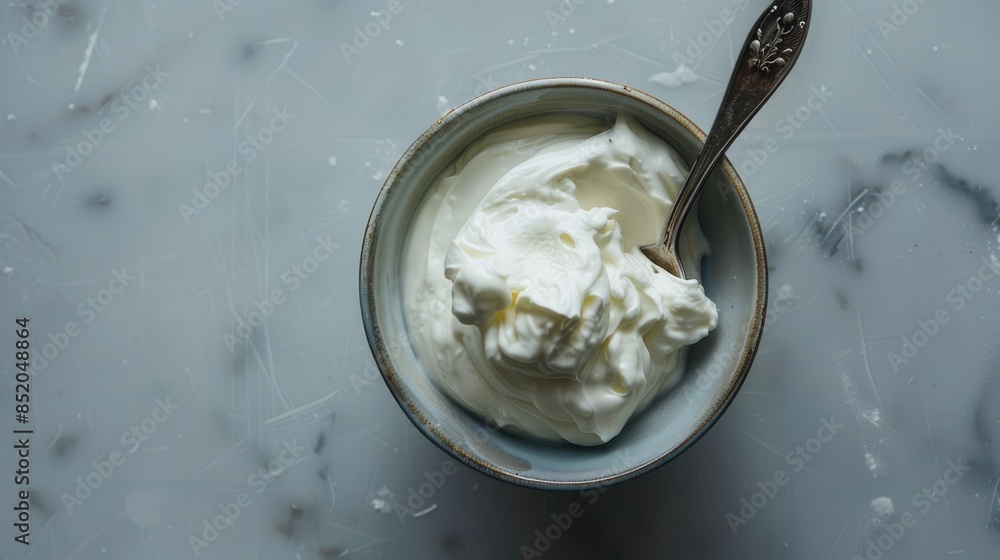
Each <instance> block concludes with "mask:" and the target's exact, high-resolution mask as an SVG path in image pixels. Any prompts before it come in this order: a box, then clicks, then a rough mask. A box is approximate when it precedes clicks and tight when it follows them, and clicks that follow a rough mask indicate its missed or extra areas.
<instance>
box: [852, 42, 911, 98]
mask: <svg viewBox="0 0 1000 560" xmlns="http://www.w3.org/2000/svg"><path fill="white" fill-rule="evenodd" d="M854 46H855V47H856V48H857V49H858V50H859V51H860V50H861V45H857V44H855V45H854ZM861 55H862V58H864V59H865V61H866V62H868V65H869V66H871V67H872V70H873V71H874V72H875V76H877V77H878V79H879V81H880V82H882V85H884V86H885V89H887V90H888V91H889V94H890V95H892V98H893V99H895V100H896V103H899V105H900V106H901V107H902V106H905V103H903V101H902V100H901V99H900V98H899V96H897V95H896V92H895V91H893V90H892V88H891V87H890V86H889V82H887V81H886V80H885V77H884V76H883V75H882V72H880V71H879V69H878V67H877V66H875V63H874V62H872V59H871V58H869V57H868V55H867V54H866V53H865V52H863V51H862V52H861ZM890 60H891V59H890Z"/></svg>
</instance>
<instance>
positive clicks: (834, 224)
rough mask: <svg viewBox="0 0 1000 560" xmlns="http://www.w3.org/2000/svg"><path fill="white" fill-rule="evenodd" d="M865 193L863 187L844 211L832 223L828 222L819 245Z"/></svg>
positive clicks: (866, 191) (866, 192) (866, 190)
mask: <svg viewBox="0 0 1000 560" xmlns="http://www.w3.org/2000/svg"><path fill="white" fill-rule="evenodd" d="M867 194H868V189H865V190H863V191H861V194H859V195H858V196H856V197H854V200H852V201H851V203H850V204H848V205H847V208H845V209H844V211H843V212H841V214H840V216H839V217H838V218H837V219H836V221H834V222H833V223H832V224H830V231H828V232H826V236H825V237H823V240H822V241H821V242H820V245H822V244H823V243H825V242H826V240H827V238H828V237H830V235H832V234H833V232H834V231H835V230H836V229H837V224H839V223H840V222H841V221H843V219H844V216H847V213H848V212H850V211H851V210H853V209H854V205H855V204H857V203H858V201H860V200H861V199H862V198H864V197H865V195H867Z"/></svg>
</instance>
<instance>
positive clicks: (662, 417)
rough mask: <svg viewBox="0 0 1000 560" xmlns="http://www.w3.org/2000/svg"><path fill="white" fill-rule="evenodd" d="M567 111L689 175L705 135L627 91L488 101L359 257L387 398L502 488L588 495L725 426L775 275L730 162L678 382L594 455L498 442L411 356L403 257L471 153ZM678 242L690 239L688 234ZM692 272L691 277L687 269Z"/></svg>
mask: <svg viewBox="0 0 1000 560" xmlns="http://www.w3.org/2000/svg"><path fill="white" fill-rule="evenodd" d="M553 112H570V113H577V114H584V115H589V116H594V117H599V118H603V119H606V120H608V121H609V122H613V120H614V116H615V115H616V114H617V113H620V112H625V113H628V114H630V115H632V116H633V117H635V119H636V120H637V121H638V122H639V123H641V124H642V125H643V126H644V127H646V129H647V130H649V131H650V132H652V133H653V134H655V135H657V136H659V137H660V138H662V139H663V140H665V141H666V142H667V143H668V144H669V145H670V146H672V147H673V148H674V149H675V150H676V151H677V152H678V153H679V154H680V155H681V157H682V158H683V159H684V160H685V161H686V162H687V163H688V165H689V166H690V165H691V163H693V161H694V159H695V158H696V157H697V155H698V153H699V151H700V150H701V147H702V145H703V143H704V140H705V133H704V132H702V130H701V129H699V128H698V127H697V126H695V124H694V123H692V122H691V121H690V120H688V119H687V118H686V117H684V116H683V115H681V114H680V113H679V112H677V111H676V110H675V109H673V108H672V107H670V106H669V105H667V104H665V103H663V102H662V101H659V100H658V99H656V98H654V97H652V96H650V95H648V94H645V93H643V92H640V91H638V90H635V89H632V88H630V87H628V86H624V85H621V84H616V83H613V82H607V81H603V80H596V79H590V78H546V79H539V80H530V81H526V82H520V83H516V84H512V85H509V86H505V87H502V88H500V89H497V90H494V91H491V92H488V93H486V94H483V95H481V96H479V97H477V98H475V99H473V100H472V101H469V102H468V103H466V104H464V105H462V106H460V107H458V108H456V109H455V110H453V111H451V112H450V113H448V114H447V115H445V116H444V117H442V118H441V119H440V120H439V121H437V122H436V123H434V124H433V125H432V126H431V127H430V128H429V129H428V130H427V131H426V132H424V133H423V134H422V135H421V136H420V137H419V138H418V139H417V140H416V142H414V143H413V145H412V146H410V148H409V149H408V150H407V151H406V152H405V153H404V154H403V156H402V158H401V159H400V160H399V162H398V163H397V164H396V166H395V168H394V169H393V170H392V172H391V173H390V174H389V176H388V178H387V179H386V181H385V185H384V186H383V187H382V191H381V192H380V193H379V195H378V198H377V200H376V202H375V206H374V208H373V210H372V213H371V217H370V218H369V221H368V227H367V230H366V231H365V237H364V242H363V246H362V252H361V278H360V281H361V312H362V318H363V321H364V327H365V333H366V335H367V337H368V344H369V346H370V347H371V349H372V353H373V355H374V356H375V360H376V363H377V364H378V368H379V370H380V371H381V373H382V376H383V378H384V379H385V382H386V384H387V385H388V387H389V389H390V391H391V392H392V395H393V396H394V397H395V398H396V400H397V402H398V403H399V405H400V407H401V408H402V409H403V411H404V412H405V413H406V415H407V416H408V417H409V418H410V420H411V421H412V422H413V424H414V425H415V426H416V427H417V428H418V429H419V430H420V431H421V432H422V433H423V434H424V435H425V436H426V437H427V438H428V439H429V440H431V441H432V442H433V443H435V444H436V445H437V446H438V447H440V448H441V449H443V450H444V451H446V452H448V453H449V454H451V455H452V456H454V457H455V458H457V459H458V460H460V461H462V462H463V463H465V464H467V465H469V466H470V467H473V468H475V469H477V470H479V471H481V472H483V473H486V474H488V475H490V476H493V477H495V478H497V479H500V480H504V481H507V482H511V483H514V484H519V485H523V486H529V487H534V488H541V489H546V490H584V489H590V488H597V487H603V486H609V485H611V484H616V483H619V482H623V481H625V480H629V479H632V478H634V477H637V476H639V475H641V474H644V473H646V472H649V471H650V470H652V469H655V468H656V467H658V466H660V465H663V464H664V463H666V462H667V461H670V460H671V459H673V458H674V457H677V456H678V455H679V454H680V453H682V452H683V451H684V450H686V449H687V448H688V447H690V446H691V445H692V444H693V443H694V442H695V441H697V440H698V438H700V437H701V436H702V435H704V434H705V432H706V431H708V429H709V428H710V427H711V426H712V425H713V424H714V423H715V422H716V421H717V420H718V419H719V417H720V416H721V415H722V413H723V412H724V411H725V409H726V407H728V406H729V404H730V403H731V402H732V400H733V398H734V397H735V396H736V392H737V391H738V390H739V387H740V386H741V385H742V383H743V381H744V379H745V378H746V375H747V372H748V371H749V370H750V365H751V363H752V362H753V358H754V355H755V354H756V351H757V345H758V343H759V342H760V336H761V333H762V331H763V325H764V314H765V308H766V306H767V265H766V256H765V253H764V243H763V239H762V233H761V229H760V224H759V222H758V220H757V215H756V213H755V211H754V209H753V205H752V204H751V202H750V197H749V195H748V194H747V191H746V187H745V186H744V185H743V182H742V181H741V180H740V178H739V176H738V175H737V173H736V170H735V169H734V168H733V166H732V165H731V164H730V162H729V161H728V159H726V160H724V161H723V163H722V165H720V166H719V167H717V168H716V170H715V172H714V173H713V175H712V177H710V179H709V182H708V183H707V184H706V186H705V189H704V190H703V192H702V194H701V197H700V199H699V201H698V206H697V211H698V218H699V221H700V224H701V229H702V231H703V232H704V234H705V237H706V239H707V240H708V245H709V254H708V255H706V256H705V258H704V259H702V262H701V269H702V270H701V278H700V280H701V282H702V284H703V285H704V286H705V291H706V293H707V295H708V296H709V298H711V299H712V301H714V302H715V303H716V305H717V306H718V309H719V325H718V327H717V328H716V329H715V330H714V331H712V332H711V333H710V334H709V336H708V337H706V338H705V339H703V340H701V341H700V342H698V343H697V344H695V345H693V346H691V347H690V348H689V349H688V353H687V363H686V367H685V370H684V375H683V377H682V379H681V380H680V382H679V383H678V384H677V385H676V386H674V387H673V388H672V389H670V390H669V391H668V392H667V393H665V394H663V395H661V396H660V397H658V398H657V399H656V400H654V402H653V403H652V404H651V405H650V406H649V407H648V408H647V409H646V410H645V411H643V412H642V413H640V414H639V415H637V416H635V417H634V418H632V419H631V420H630V421H629V422H628V424H626V426H625V428H624V429H623V430H622V432H621V434H619V435H618V437H616V438H614V439H613V440H611V441H610V442H608V443H606V444H604V445H601V446H596V447H580V446H574V445H565V446H553V445H544V444H539V443H535V442H531V441H528V440H525V439H522V438H519V437H516V436H514V435H511V434H508V433H505V432H502V431H497V430H495V429H491V428H490V427H489V426H488V425H487V424H486V423H484V422H483V420H482V419H480V418H479V417H477V416H475V415H473V414H471V413H470V412H468V411H467V410H466V409H464V408H463V407H462V406H461V405H459V404H458V403H456V402H455V401H453V400H452V399H451V398H449V397H448V396H447V395H446V394H445V393H444V392H443V391H442V390H441V389H440V388H438V387H437V386H436V385H435V383H434V382H433V381H432V379H431V377H430V376H429V375H428V373H427V371H426V368H427V367H430V366H427V365H425V364H422V363H421V362H420V360H419V358H418V356H417V355H416V353H415V352H414V349H413V348H412V347H411V345H410V344H409V343H408V341H409V336H408V334H407V322H406V317H405V313H404V307H403V295H402V282H401V278H402V275H403V274H404V271H403V270H402V266H403V258H402V254H403V250H404V247H405V244H406V239H407V234H408V231H409V229H410V225H411V223H412V218H413V216H414V213H415V211H416V209H417V207H418V206H419V205H420V203H421V201H422V199H423V197H424V195H425V193H426V191H427V190H428V189H429V187H430V186H431V185H432V183H433V181H434V179H435V177H436V176H437V175H438V174H439V172H440V171H441V170H442V169H444V168H445V167H446V166H447V165H448V163H450V162H451V161H452V160H453V159H454V158H455V157H456V156H458V155H459V154H460V153H461V152H462V151H463V149H464V148H465V147H466V146H468V145H469V144H470V143H471V142H472V141H473V140H475V139H476V138H478V137H480V136H482V135H483V134H484V133H486V132H487V131H489V130H491V129H492V128H494V127H496V126H499V125H502V124H505V123H508V122H510V121H513V120H515V119H519V118H523V117H530V116H534V115H540V114H543V113H553ZM682 235H683V233H682ZM685 268H687V269H688V270H691V268H690V267H688V266H687V263H685Z"/></svg>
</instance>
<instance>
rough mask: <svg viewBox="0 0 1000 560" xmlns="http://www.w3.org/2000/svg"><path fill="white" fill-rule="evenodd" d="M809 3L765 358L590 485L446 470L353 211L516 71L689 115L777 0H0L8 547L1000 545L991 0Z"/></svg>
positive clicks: (118, 552)
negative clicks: (21, 398)
mask: <svg viewBox="0 0 1000 560" xmlns="http://www.w3.org/2000/svg"><path fill="white" fill-rule="evenodd" d="M816 4H817V5H816V7H815V15H814V21H813V24H812V31H811V35H810V41H809V44H808V46H807V49H806V52H805V53H804V55H803V58H802V59H801V60H800V62H799V65H798V66H797V67H796V68H795V70H794V71H793V73H792V75H791V76H790V78H789V79H788V81H786V82H785V85H784V86H783V87H782V89H781V90H780V92H779V93H778V94H777V95H776V97H775V98H774V99H773V100H772V101H771V102H770V104H769V105H768V106H767V108H766V109H765V110H764V111H763V112H762V113H761V114H760V115H759V116H758V117H757V118H756V119H755V120H754V121H753V123H752V124H751V126H750V127H749V129H748V130H747V132H745V133H744V135H743V136H742V137H741V138H740V139H739V141H738V142H737V143H736V144H735V145H734V146H733V147H732V149H731V150H730V152H729V154H730V158H731V159H732V160H733V162H734V163H735V164H736V165H737V166H738V167H739V169H740V170H741V172H742V174H743V178H744V180H745V181H746V183H747V186H748V188H749V190H750V192H751V194H752V196H753V199H754V202H755V204H756V207H757V210H758V213H759V215H760V218H761V220H762V223H764V224H765V225H766V234H765V236H766V239H767V245H768V251H769V257H770V264H771V271H770V278H771V283H772V291H771V306H770V310H769V311H770V312H769V317H768V328H767V331H766V333H765V336H764V339H763V342H762V344H761V347H760V352H759V355H758V357H757V360H756V362H755V365H754V367H753V370H752V371H751V373H750V376H749V379H748V381H747V383H746V385H745V386H744V387H743V389H742V390H741V391H740V394H739V396H738V397H737V398H736V400H735V403H734V404H733V406H732V407H731V408H730V409H729V411H728V412H727V413H726V414H725V416H724V417H723V418H722V420H721V421H720V422H719V424H718V425H717V426H716V427H715V428H713V429H712V430H711V431H710V432H709V434H708V435H707V436H706V437H705V438H704V439H702V440H701V441H700V442H699V443H698V444H697V445H695V446H694V447H693V448H692V449H691V450H689V451H688V452H686V453H685V454H684V455H683V456H682V457H681V458H679V459H678V460H676V461H674V462H672V463H670V464H668V465H666V466H665V467H663V468H661V469H659V470H657V471H655V472H653V473H651V474H649V475H646V476H644V477H642V478H640V479H639V480H636V481H634V482H630V483H626V484H623V485H621V486H619V487H614V488H612V489H609V490H607V491H606V492H603V493H597V494H591V495H580V494H578V493H577V494H555V493H544V492H538V491H532V490H527V489H522V488H516V487H512V486H508V485H506V484H503V483H500V482H497V481H494V480H492V479H489V478H486V477H484V476H482V475H480V474H478V473H476V472H473V471H472V470H471V469H468V468H466V467H464V466H458V467H455V466H454V465H453V464H452V463H451V462H450V460H449V458H448V457H447V456H446V455H445V454H444V453H443V452H441V451H439V450H438V449H437V448H436V447H434V446H433V445H431V444H430V443H428V442H427V441H426V440H425V439H424V438H423V437H422V436H421V435H420V434H419V433H418V432H417V430H416V429H415V428H414V427H413V426H412V425H411V424H410V423H409V421H408V420H407V419H406V418H405V416H404V415H403V413H402V412H401V411H400V410H399V408H398V407H397V405H396V404H395V402H394V401H393V400H392V398H391V396H390V395H389V392H388V390H387V389H386V388H385V386H384V384H383V383H382V382H381V380H380V379H377V378H373V373H374V371H375V370H374V365H373V361H372V358H371V354H370V352H369V350H368V346H367V344H366V341H365V338H364V335H363V331H362V327H361V318H360V312H359V306H358V285H357V282H358V280H357V278H358V267H357V261H358V256H359V250H360V241H361V236H362V232H363V230H364V226H365V224H366V221H367V218H368V212H369V210H370V209H371V205H372V203H373V201H374V200H375V197H376V194H377V193H378V190H379V188H380V186H381V183H382V181H383V180H384V178H385V176H386V174H387V172H388V171H389V170H390V169H391V167H392V165H393V164H394V163H395V161H396V159H397V158H398V157H399V156H400V154H401V153H402V152H403V150H404V149H405V148H406V147H407V146H408V145H409V144H410V142H412V141H413V139H414V138H416V136H417V135H418V134H419V133H420V132H422V131H423V130H424V129H425V128H426V127H427V126H428V125H429V124H430V123H431V122H433V121H434V120H435V119H436V118H437V117H439V116H440V115H441V114H442V113H443V112H445V111H446V110H448V109H449V108H451V107H453V106H455V105H457V104H459V103H461V102H463V101H465V100H468V99H470V98H471V97H473V96H475V95H476V94H479V93H482V92H484V91H487V90H489V89H491V88H494V87H497V86H500V85H503V84H506V83H510V82H514V81H518V80H524V79H528V78H534V77H544V76H558V75H579V76H592V77H598V78H604V79H610V80H615V81H619V82H622V83H625V84H629V85H631V86H633V87H636V88H639V89H643V90H645V91H647V92H649V93H651V94H653V95H656V96H658V97H660V98H661V99H663V100H664V101H666V102H668V103H670V104H672V105H674V106H675V107H677V108H678V109H679V110H680V111H682V112H683V113H685V114H687V115H688V116H690V117H691V118H692V119H694V121H695V122H697V123H699V124H701V125H702V126H703V127H707V126H708V125H709V124H710V122H711V119H712V118H713V116H714V114H715V110H716V108H717V105H718V102H719V100H720V96H721V94H722V91H723V88H724V85H725V81H726V79H727V77H728V74H729V69H730V68H731V65H732V64H733V60H734V55H735V50H736V49H737V48H738V47H739V44H740V42H741V41H742V37H743V36H744V33H745V31H744V30H745V29H747V28H748V27H749V25H750V24H751V23H752V22H753V20H754V19H755V18H756V15H757V14H758V13H760V11H761V10H762V9H763V8H764V7H765V5H764V3H762V2H757V1H754V2H748V1H744V0H706V1H703V2H695V1H680V0H671V1H667V2H644V1H639V0H586V1H583V0H576V1H575V2H565V1H564V2H556V1H555V0H551V1H550V0H545V1H540V2H528V1H524V0H518V1H511V2H458V1H457V0H456V1H452V2H445V1H440V2H437V1H434V2H431V1H426V2H420V1H411V0H391V1H389V0H386V1H382V0H375V1H370V2H346V1H335V0H302V1H297V2H249V1H243V2H241V1H239V0H215V1H213V2H151V1H136V2H125V1H122V0H118V1H111V0H106V1H79V0H69V1H68V2H67V1H65V0H60V1H55V0H52V1H50V2H48V3H46V2H44V1H39V0H13V1H11V2H5V3H4V4H3V6H2V7H0V31H2V32H3V35H4V36H3V40H2V43H0V68H2V70H3V75H2V76H3V77H2V78H0V310H2V314H0V321H3V325H2V328H0V332H2V333H3V334H2V336H0V356H2V359H3V365H2V368H0V371H3V375H4V382H3V383H2V384H0V411H2V413H0V423H2V426H0V427H2V430H0V432H2V433H3V434H4V435H3V436H2V438H0V439H2V451H0V472H2V473H3V479H2V482H0V511H2V512H3V513H2V514H0V527H2V529H0V536H2V541H0V542H2V544H0V557H2V558H10V559H15V558H16V559H25V558H32V559H46V558H57V559H66V558H72V559H103V558H108V559H118V558H121V559H133V558H149V559H154V558H164V559H165V558H208V559H232V558H288V559H300V558H302V559H310V558H318V559H320V560H327V559H331V558H338V557H341V556H343V557H349V558H370V557H373V558H477V559H493V558H538V557H542V558H552V559H556V558H574V559H575V558H660V557H662V558H734V559H736V558H739V559H745V558H761V559H764V558H767V559H821V560H822V559H851V558H868V559H872V560H874V559H877V558H886V559H893V558H900V559H904V558H905V559H932V558H935V559H952V558H954V559H956V560H957V559H966V558H968V559H970V560H971V559H993V558H997V557H998V553H1000V501H998V500H1000V496H998V492H997V481H998V477H1000V364H998V362H1000V360H998V357H997V350H996V348H997V340H998V334H1000V319H998V313H997V312H998V310H1000V307H998V306H997V299H998V298H1000V295H998V294H1000V292H998V284H1000V282H998V278H1000V274H998V272H994V270H993V269H994V268H996V269H1000V267H998V266H997V261H996V260H994V259H998V258H1000V231H998V227H997V226H998V224H1000V222H998V218H1000V209H998V206H997V200H998V198H997V197H998V196H1000V195H998V194H997V185H996V184H995V181H996V179H995V178H996V173H995V172H994V170H993V168H992V166H993V164H994V163H996V159H995V156H994V155H993V150H995V149H998V148H1000V143H998V140H997V138H998V133H1000V113H998V112H997V111H996V92H997V87H998V82H997V81H996V77H995V73H994V72H992V69H993V68H995V65H996V53H997V51H998V47H1000V39H998V36H997V34H996V32H995V25H996V23H997V21H998V16H1000V5H997V4H996V2H993V1H989V0H962V1H960V0H893V1H890V0H871V1H869V0H843V1H819V2H817V3H816ZM727 10H729V11H730V12H727ZM729 20H732V23H727V21H729ZM681 63H683V64H685V65H686V66H687V67H688V68H690V69H691V70H692V73H691V74H689V73H685V72H682V73H681V75H678V74H677V73H675V70H677V68H678V65H679V64H681ZM664 73H666V74H664ZM685 76H686V79H682V77H685ZM691 78H694V79H693V80H692V79H691ZM209 182H212V183H213V185H211V186H209V185H208V183H209ZM215 185H219V187H218V188H216V186H215ZM255 309H261V310H263V311H262V312H261V314H262V315H267V318H266V320H265V321H263V322H262V323H259V326H258V327H256V328H253V329H242V328H241V325H242V324H244V323H245V322H246V321H248V320H250V319H251V318H252V317H253V313H254V310H255ZM20 316H26V317H29V318H30V322H29V329H30V340H31V345H32V346H31V352H32V354H31V376H30V407H29V421H28V423H26V424H18V423H17V422H16V416H15V402H14V398H15V394H16V391H17V389H16V385H15V381H16V377H17V375H16V374H17V367H16V365H15V364H16V355H15V351H16V349H15V343H16V340H17V334H16V332H15V329H16V325H15V319H16V318H17V317H20ZM14 429H30V430H33V433H31V434H28V435H27V438H26V439H27V440H28V441H27V442H26V443H27V444H28V445H27V447H28V449H29V451H27V453H28V454H29V459H28V462H29V463H30V465H29V468H28V471H29V472H28V473H27V474H28V476H29V477H30V483H28V484H23V485H22V484H19V483H18V482H17V478H16V477H17V476H18V475H16V474H11V473H14V472H15V471H16V470H18V466H17V465H18V452H19V451H22V450H24V447H25V446H24V445H22V446H21V447H20V448H19V447H18V445H19V443H18V442H19V440H20V439H21V438H22V437H23V436H22V435H21V434H14V433H13V432H12V430H14ZM429 479H434V480H436V481H439V482H440V485H439V486H440V487H436V486H433V485H430V484H429V483H428V480H429ZM24 482H27V481H24ZM429 489H430V490H429ZM21 490H30V498H29V500H27V501H28V502H29V504H30V505H29V506H28V511H27V513H26V515H27V516H28V517H29V521H28V527H26V528H27V529H29V532H30V534H29V536H28V538H26V539H25V540H28V541H30V544H28V545H24V544H20V543H18V542H16V541H15V538H16V537H18V535H20V534H21V530H20V529H19V528H18V527H16V526H15V525H14V524H15V523H16V522H17V517H16V516H17V515H18V514H19V513H22V512H19V511H17V510H16V509H15V508H16V507H18V503H19V499H18V496H17V492H18V491H21ZM421 492H422V493H423V494H424V496H420V494H421ZM414 496H417V497H416V498H414ZM570 512H573V513H579V514H580V515H579V516H578V517H573V516H568V517H567V515H568V513H570ZM566 519H571V522H566ZM560 522H562V523H564V524H565V525H568V527H565V528H564V527H562V526H560V525H559V524H558V523H560ZM213 523H214V524H215V525H216V527H215V528H211V527H210V526H211V525H212V524H213ZM546 534H547V535H548V536H546Z"/></svg>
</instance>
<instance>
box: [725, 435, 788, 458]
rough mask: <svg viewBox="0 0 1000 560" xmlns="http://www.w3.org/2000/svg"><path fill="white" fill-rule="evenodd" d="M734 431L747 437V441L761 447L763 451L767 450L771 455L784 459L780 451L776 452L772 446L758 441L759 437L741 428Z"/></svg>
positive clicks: (760, 440)
mask: <svg viewBox="0 0 1000 560" xmlns="http://www.w3.org/2000/svg"><path fill="white" fill-rule="evenodd" d="M736 429H737V430H738V431H739V432H740V433H742V434H743V435H745V436H746V437H747V439H749V440H750V441H752V442H754V443H756V444H757V445H759V446H761V447H763V448H764V449H767V450H768V451H770V452H771V453H773V454H774V455H775V456H777V457H781V458H784V457H785V456H784V455H782V454H781V452H780V451H778V450H777V449H775V448H774V446H773V445H771V444H769V443H767V442H766V441H764V440H762V439H760V438H759V437H757V436H755V435H753V434H751V433H750V432H748V431H746V430H744V429H743V428H736Z"/></svg>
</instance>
